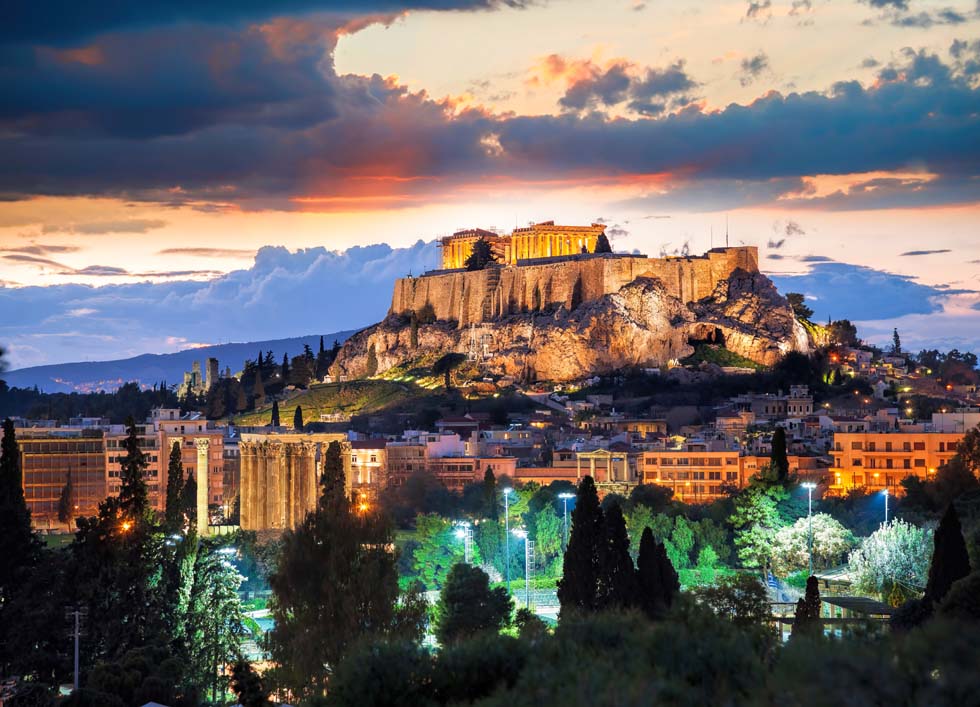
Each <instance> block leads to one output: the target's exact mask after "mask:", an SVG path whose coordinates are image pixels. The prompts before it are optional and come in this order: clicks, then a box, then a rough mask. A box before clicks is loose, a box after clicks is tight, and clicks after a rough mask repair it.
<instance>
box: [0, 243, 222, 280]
mask: <svg viewBox="0 0 980 707" xmlns="http://www.w3.org/2000/svg"><path fill="white" fill-rule="evenodd" d="M73 250H77V248H76V249H73ZM64 252H71V251H64ZM0 258H2V259H3V260H6V261H8V262H11V263H16V264H20V265H34V266H37V267H40V268H42V269H50V270H53V271H54V272H55V273H56V274H58V275H69V276H81V277H146V278H187V277H214V276H215V275H218V274H220V273H219V271H217V270H159V271H158V270H151V271H146V272H132V271H129V270H126V269H125V268H120V267H115V266H111V265H86V266H84V267H81V268H73V267H71V266H70V265H65V264H64V263H59V262H58V261H56V260H52V259H50V258H45V257H42V256H39V255H31V254H29V253H18V252H12V253H11V252H7V254H5V255H0Z"/></svg>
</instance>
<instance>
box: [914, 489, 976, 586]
mask: <svg viewBox="0 0 980 707" xmlns="http://www.w3.org/2000/svg"><path fill="white" fill-rule="evenodd" d="M968 574H970V556H969V554H968V553H967V551H966V541H964V539H963V528H962V526H961V525H960V516H959V514H958V513H957V512H956V506H954V505H953V504H952V503H950V504H949V505H948V506H947V507H946V512H945V513H944V514H943V517H942V520H940V521H939V526H938V527H937V528H936V533H935V535H933V550H932V563H931V564H930V565H929V580H928V582H927V583H926V594H925V595H926V598H928V599H931V600H932V601H933V602H935V603H939V602H940V601H942V600H943V597H945V596H946V593H947V592H948V591H949V588H950V587H951V586H952V585H953V582H955V581H956V580H958V579H962V578H963V577H966V576H967V575H968Z"/></svg>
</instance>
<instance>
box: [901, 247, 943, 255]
mask: <svg viewBox="0 0 980 707" xmlns="http://www.w3.org/2000/svg"><path fill="white" fill-rule="evenodd" d="M952 252H953V251H951V250H950V249H949V248H940V249H937V250H909V251H906V252H904V253H899V255H901V256H903V257H910V256H917V255H935V254H937V253H952Z"/></svg>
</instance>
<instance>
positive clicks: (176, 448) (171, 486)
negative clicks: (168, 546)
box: [163, 442, 197, 530]
mask: <svg viewBox="0 0 980 707" xmlns="http://www.w3.org/2000/svg"><path fill="white" fill-rule="evenodd" d="M183 490H184V461H183V456H182V455H181V451H180V442H174V443H173V445H172V446H171V448H170V460H169V462H168V464H167V499H166V504H165V505H164V512H163V513H164V519H165V521H166V524H167V527H168V528H170V529H171V530H176V529H177V528H179V527H180V526H181V515H182V514H181V510H182V508H181V493H182V492H183ZM196 502H197V501H196V499H195V503H196Z"/></svg>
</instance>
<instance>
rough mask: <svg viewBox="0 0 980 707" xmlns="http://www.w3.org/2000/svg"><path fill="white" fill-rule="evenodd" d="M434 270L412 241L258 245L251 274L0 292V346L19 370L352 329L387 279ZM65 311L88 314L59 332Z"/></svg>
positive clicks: (433, 254)
mask: <svg viewBox="0 0 980 707" xmlns="http://www.w3.org/2000/svg"><path fill="white" fill-rule="evenodd" d="M438 264H439V251H438V248H437V247H436V244H435V243H424V242H422V241H419V242H417V243H416V244H415V245H413V246H411V247H408V248H397V249H396V248H391V247H390V246H388V245H385V244H379V245H373V246H366V247H354V248H349V249H347V250H345V251H340V252H334V251H329V250H327V249H325V248H308V249H302V250H298V251H295V252H290V251H288V250H287V249H286V248H282V247H273V246H267V247H264V248H261V249H260V250H259V251H258V253H256V256H255V262H254V264H253V265H252V266H251V267H249V268H247V269H243V270H235V271H233V272H230V273H227V274H225V275H221V276H218V277H214V278H213V279H210V280H207V281H188V280H175V281H170V282H158V283H152V282H140V283H133V284H107V285H102V286H100V287H93V286H89V285H81V284H66V285H53V286H49V287H20V288H2V287H0V341H3V342H4V343H5V344H12V346H11V348H12V350H13V351H14V352H16V351H21V352H22V353H21V354H18V356H17V358H16V360H15V362H14V363H15V364H16V365H17V366H18V367H22V366H28V365H35V364H40V363H55V362H63V361H72V360H83V359H100V358H101V359H105V358H117V357H119V356H123V355H135V354H138V353H144V352H146V351H157V350H166V349H163V348H162V347H164V346H166V342H165V341H164V339H165V338H166V337H168V336H169V337H180V338H181V339H183V340H186V341H199V342H216V341H220V340H233V341H242V340H255V339H274V338H281V337H287V336H299V335H302V334H308V333H310V332H313V331H340V330H344V329H354V328H359V327H362V326H367V325H368V324H371V323H373V322H375V321H378V320H380V319H382V318H383V317H384V316H385V313H386V312H387V311H388V308H389V306H390V304H391V299H390V298H391V286H392V283H393V282H394V280H395V279H396V278H398V277H403V276H405V275H407V274H408V273H409V272H412V273H414V274H416V275H418V274H420V273H422V272H424V271H426V270H430V269H433V268H435V267H438ZM324 303H335V304H336V305H337V306H324ZM72 310H76V311H77V310H93V311H92V312H90V313H88V314H86V315H84V316H77V317H75V318H74V319H73V320H72V322H71V327H70V330H69V329H68V328H66V324H65V321H64V316H65V314H66V313H67V312H69V311H72ZM38 337H51V338H52V341H50V342H49V343H46V344H45V346H44V347H41V348H43V349H44V353H41V352H40V351H37V350H36V349H37V348H38V347H33V348H34V349H35V351H34V352H31V351H28V348H30V347H31V346H32V344H31V342H32V341H36V340H37V338H38ZM168 348H172V347H168Z"/></svg>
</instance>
